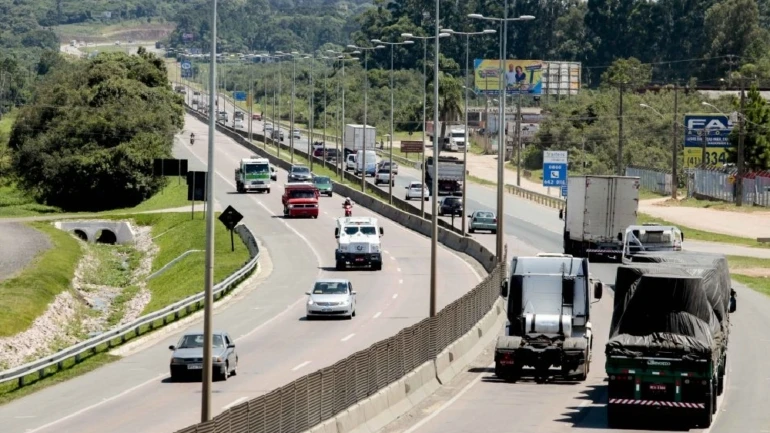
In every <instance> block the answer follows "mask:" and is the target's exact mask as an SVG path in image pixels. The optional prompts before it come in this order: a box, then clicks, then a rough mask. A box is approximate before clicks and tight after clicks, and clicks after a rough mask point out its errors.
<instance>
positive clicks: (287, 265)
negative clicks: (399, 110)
mask: <svg viewBox="0 0 770 433" xmlns="http://www.w3.org/2000/svg"><path fill="white" fill-rule="evenodd" d="M190 131H194V132H195V134H196V135H197V136H199V137H205V136H206V134H207V128H206V126H205V125H204V124H203V123H201V122H200V121H197V120H195V118H193V117H192V116H188V117H187V118H186V132H187V133H189V132H190ZM216 140H217V142H216V149H217V152H216V161H215V164H216V172H217V178H216V179H215V182H216V186H215V188H216V190H215V193H216V194H215V195H216V198H217V201H218V202H219V203H221V204H222V205H223V206H227V205H232V206H233V207H235V208H236V209H237V210H238V211H240V212H241V213H242V214H243V215H244V216H245V219H244V221H243V222H244V223H245V224H247V225H248V226H249V227H250V228H251V229H252V231H253V232H254V233H255V234H256V236H257V237H258V238H259V239H260V241H261V242H262V243H263V245H264V246H265V247H266V249H267V253H268V254H269V262H270V263H271V265H270V266H267V267H270V268H272V271H271V272H270V273H269V274H268V273H267V272H265V274H263V275H260V276H259V277H258V280H259V282H258V284H259V285H258V286H257V287H256V289H255V290H254V291H252V292H249V293H247V294H244V295H243V298H242V299H238V300H237V301H233V303H232V304H231V305H229V306H228V308H226V309H223V310H221V311H218V312H217V314H216V317H215V321H214V326H215V328H217V329H224V330H227V331H228V332H230V334H231V335H233V336H235V337H236V339H237V351H238V354H239V357H240V364H239V367H238V375H237V376H235V377H232V378H231V379H230V380H228V381H227V382H216V383H215V384H214V394H213V401H212V410H213V411H214V414H217V413H219V412H220V411H222V410H223V408H224V407H225V406H227V405H230V404H233V403H235V402H238V403H239V402H241V401H245V400H246V399H249V398H253V397H256V396H259V395H261V394H263V393H266V392H269V391H270V390H272V389H275V388H277V387H279V386H281V385H284V384H286V383H288V382H290V381H291V380H293V379H296V378H298V377H301V376H303V375H305V374H307V373H310V372H312V371H314V370H316V369H319V368H322V367H325V366H328V365H331V364H333V363H334V362H336V361H338V360H340V359H342V358H344V357H345V356H347V355H350V354H352V353H354V352H356V351H358V350H361V349H364V348H366V347H368V346H369V345H371V344H372V343H374V342H377V341H379V340H381V339H384V338H386V337H388V336H391V335H394V334H396V333H397V332H398V331H399V330H401V329H403V328H404V327H406V326H409V325H411V324H414V323H417V322H418V321H420V320H422V319H423V318H424V317H427V314H428V304H429V293H428V290H427V288H428V287H429V268H430V266H429V259H430V243H429V240H428V239H427V238H425V237H423V236H421V235H417V234H415V233H414V232H411V231H409V230H407V229H405V228H403V227H401V226H398V225H396V224H394V223H393V222H391V221H389V220H385V219H383V218H379V221H380V224H381V226H382V227H384V229H385V235H384V237H383V250H384V251H385V263H384V266H383V270H382V271H380V272H375V271H370V270H355V271H346V272H336V271H334V270H333V266H334V254H333V253H334V248H335V239H334V236H333V233H334V221H335V218H337V217H339V216H342V209H341V200H340V198H339V197H338V196H335V197H334V198H323V199H322V202H321V211H322V213H321V215H320V216H319V218H318V219H297V220H284V219H283V218H282V216H280V215H282V205H281V201H280V196H281V194H282V193H283V184H284V180H285V179H286V173H285V172H280V173H279V182H277V183H274V186H273V188H272V192H271V193H270V194H269V195H268V194H236V193H235V187H234V185H233V171H234V169H235V167H237V163H238V161H239V160H240V158H243V157H247V156H249V152H248V151H247V150H245V149H244V148H242V147H241V146H239V145H237V144H236V143H234V142H233V141H232V140H230V139H229V138H227V137H225V136H224V135H222V134H219V133H218V134H217V136H216ZM180 141H181V140H180ZM188 143H189V141H184V142H183V143H180V144H179V145H178V146H177V148H176V149H175V154H176V155H177V156H178V157H181V158H187V159H188V160H189V161H190V162H189V164H190V169H192V170H196V169H204V168H205V164H204V163H203V161H204V160H205V158H206V146H205V144H203V143H200V144H196V145H194V146H189V144H188ZM199 209H200V207H199ZM355 212H356V215H367V216H374V215H373V214H371V213H370V212H368V211H366V210H365V209H363V208H360V207H357V208H356V209H355ZM217 224H219V223H218V222H217ZM439 254H440V256H439V272H440V275H441V278H440V280H439V282H438V284H439V286H438V304H439V308H441V307H443V306H445V305H446V304H448V303H449V302H451V301H453V300H455V299H457V298H459V297H460V296H462V295H463V294H465V293H466V292H467V291H468V290H470V289H471V288H472V287H474V286H475V285H476V284H477V283H478V282H479V281H480V279H481V278H480V276H479V275H478V272H477V271H475V270H474V268H473V267H472V266H471V265H470V264H469V263H468V262H466V261H465V260H463V259H461V258H460V257H458V256H457V255H455V254H453V253H451V252H450V251H449V250H447V249H444V248H443V247H442V248H441V249H440V253H439ZM319 277H344V278H349V279H350V280H351V282H352V283H353V286H354V287H355V289H356V290H357V291H358V295H357V297H358V299H357V317H355V318H353V320H352V321H345V320H328V321H327V320H324V321H313V322H307V321H305V320H304V312H305V299H306V296H305V295H304V292H306V291H308V290H309V289H310V288H311V285H312V283H313V282H314V281H315V279H316V278H319ZM201 326H202V325H201V324H200V323H196V324H194V325H192V328H194V329H200V327H201ZM182 332H183V329H179V330H177V331H176V332H174V333H173V334H171V335H169V336H168V337H166V338H163V339H162V340H160V341H158V342H156V343H154V344H152V345H151V346H150V347H148V348H146V349H145V350H141V351H139V352H138V353H136V354H133V355H129V356H127V357H125V358H123V359H121V360H120V361H118V362H115V363H112V364H110V365H108V366H105V367H103V368H100V369H98V370H96V371H94V372H92V373H89V374H87V375H85V376H81V377H78V378H76V379H73V380H70V381H67V382H65V383H62V384H59V385H56V386H52V387H50V388H47V389H44V390H42V391H39V392H37V393H35V394H33V395H30V396H29V397H26V398H23V399H20V400H18V401H15V402H12V403H9V404H7V405H4V406H2V407H0V425H2V426H3V427H2V429H0V430H2V431H3V432H4V433H5V432H8V433H17V432H18V433H23V432H26V433H33V432H57V433H75V432H77V433H97V432H103V431H105V430H104V429H105V426H109V431H110V432H111V433H121V432H125V433H134V432H137V431H140V432H143V433H156V432H157V433H169V432H172V431H175V430H177V429H180V428H183V427H186V426H187V425H189V424H192V423H195V422H197V420H198V418H199V406H200V383H199V382H191V383H168V381H167V379H166V378H167V371H168V362H169V357H170V352H169V351H168V346H169V345H171V344H175V343H176V341H177V339H178V336H179V334H181V333H182ZM42 408H45V410H41V409H42Z"/></svg>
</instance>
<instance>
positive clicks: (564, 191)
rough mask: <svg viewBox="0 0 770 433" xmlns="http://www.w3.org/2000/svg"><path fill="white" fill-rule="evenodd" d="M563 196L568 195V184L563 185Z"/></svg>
mask: <svg viewBox="0 0 770 433" xmlns="http://www.w3.org/2000/svg"><path fill="white" fill-rule="evenodd" d="M561 196H562V197H566V196H567V185H564V186H562V187H561Z"/></svg>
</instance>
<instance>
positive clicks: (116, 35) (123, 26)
mask: <svg viewBox="0 0 770 433" xmlns="http://www.w3.org/2000/svg"><path fill="white" fill-rule="evenodd" d="M172 27H173V24H170V23H165V22H160V21H159V20H157V19H153V20H152V22H151V23H148V22H147V20H146V19H137V20H125V21H120V22H118V23H116V24H109V25H105V24H104V23H100V22H92V23H79V24H64V25H60V26H56V27H54V28H53V30H54V33H56V35H57V36H59V39H60V40H61V41H62V43H69V41H71V40H73V39H75V40H77V41H81V40H84V39H88V40H91V41H95V40H105V41H114V40H115V39H120V38H121V33H128V32H137V31H147V30H165V29H170V28H172Z"/></svg>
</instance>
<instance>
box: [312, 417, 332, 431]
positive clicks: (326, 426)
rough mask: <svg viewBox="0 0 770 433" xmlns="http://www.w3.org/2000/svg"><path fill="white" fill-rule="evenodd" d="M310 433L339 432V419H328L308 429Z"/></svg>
mask: <svg viewBox="0 0 770 433" xmlns="http://www.w3.org/2000/svg"><path fill="white" fill-rule="evenodd" d="M308 433H339V431H338V430H337V420H336V419H335V418H332V419H328V420H326V421H324V422H322V423H321V424H318V425H317V426H315V427H313V428H312V429H310V430H308Z"/></svg>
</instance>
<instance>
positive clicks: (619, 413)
mask: <svg viewBox="0 0 770 433" xmlns="http://www.w3.org/2000/svg"><path fill="white" fill-rule="evenodd" d="M624 412H625V411H624V410H623V409H622V408H620V407H618V406H617V405H611V404H608V405H607V427H609V428H611V429H615V428H623V427H624V426H625V425H626V418H625V416H626V414H625V413H624Z"/></svg>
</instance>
